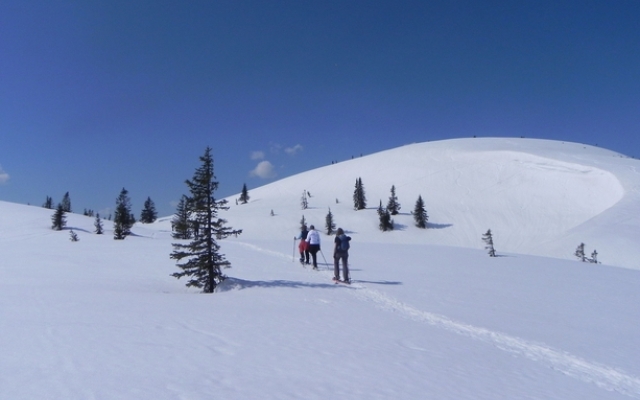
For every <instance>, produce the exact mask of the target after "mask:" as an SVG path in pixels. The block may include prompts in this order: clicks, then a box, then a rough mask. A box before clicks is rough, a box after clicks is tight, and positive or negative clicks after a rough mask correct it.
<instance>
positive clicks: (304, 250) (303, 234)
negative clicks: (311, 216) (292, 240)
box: [296, 225, 309, 264]
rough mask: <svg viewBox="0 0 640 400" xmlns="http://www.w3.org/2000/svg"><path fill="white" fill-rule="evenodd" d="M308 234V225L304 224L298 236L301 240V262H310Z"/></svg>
mask: <svg viewBox="0 0 640 400" xmlns="http://www.w3.org/2000/svg"><path fill="white" fill-rule="evenodd" d="M308 234H309V231H308V230H307V225H303V226H302V230H301V231H300V235H298V237H297V238H296V239H299V240H300V243H299V244H298V251H300V263H303V264H309V245H308V243H307V235H308Z"/></svg>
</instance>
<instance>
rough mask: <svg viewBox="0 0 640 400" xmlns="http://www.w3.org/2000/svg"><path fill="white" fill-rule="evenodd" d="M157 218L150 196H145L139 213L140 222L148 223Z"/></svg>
mask: <svg viewBox="0 0 640 400" xmlns="http://www.w3.org/2000/svg"><path fill="white" fill-rule="evenodd" d="M157 218H158V212H157V211H156V205H155V203H154V202H153V200H151V197H147V200H145V202H144V207H143V208H142V212H141V213H140V222H142V223H143V224H150V223H152V222H154V221H155V220H156V219H157Z"/></svg>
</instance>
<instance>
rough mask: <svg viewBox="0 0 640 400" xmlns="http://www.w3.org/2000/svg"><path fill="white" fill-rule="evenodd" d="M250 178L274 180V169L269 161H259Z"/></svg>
mask: <svg viewBox="0 0 640 400" xmlns="http://www.w3.org/2000/svg"><path fill="white" fill-rule="evenodd" d="M251 176H257V177H260V178H262V179H269V178H275V177H276V171H275V167H274V166H273V164H271V163H270V162H269V161H260V162H259V163H258V165H257V166H256V168H255V169H254V170H253V171H251Z"/></svg>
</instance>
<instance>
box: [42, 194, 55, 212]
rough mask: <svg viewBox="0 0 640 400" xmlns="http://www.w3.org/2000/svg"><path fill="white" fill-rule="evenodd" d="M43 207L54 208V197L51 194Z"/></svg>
mask: <svg viewBox="0 0 640 400" xmlns="http://www.w3.org/2000/svg"><path fill="white" fill-rule="evenodd" d="M42 207H44V208H46V209H49V210H52V209H53V199H52V198H51V197H49V196H47V199H46V200H45V201H44V204H43V205H42Z"/></svg>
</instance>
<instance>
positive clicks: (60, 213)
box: [51, 203, 67, 231]
mask: <svg viewBox="0 0 640 400" xmlns="http://www.w3.org/2000/svg"><path fill="white" fill-rule="evenodd" d="M64 214H65V211H64V206H63V205H62V203H60V204H58V207H57V208H56V211H55V212H54V213H53V216H51V222H52V224H51V229H53V230H55V231H61V230H62V228H64V227H65V226H67V217H66V216H65V215H64Z"/></svg>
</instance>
